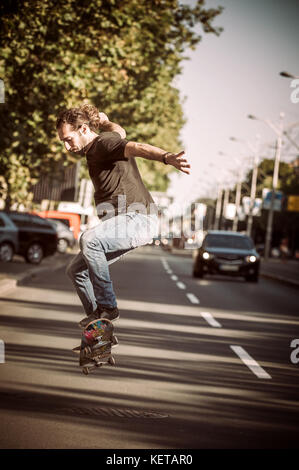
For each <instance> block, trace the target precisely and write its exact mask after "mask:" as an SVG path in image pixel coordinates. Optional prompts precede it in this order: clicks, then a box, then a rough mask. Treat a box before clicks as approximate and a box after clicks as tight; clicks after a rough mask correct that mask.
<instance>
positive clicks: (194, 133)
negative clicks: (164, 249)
mask: <svg viewBox="0 0 299 470" xmlns="http://www.w3.org/2000/svg"><path fill="white" fill-rule="evenodd" d="M184 3H187V4H190V5H192V4H194V1H193V0H185V1H184ZM219 5H221V6H223V7H224V11H223V12H222V14H220V15H218V17H217V18H216V20H215V21H214V23H213V24H214V25H215V26H221V27H223V32H222V33H221V35H220V36H216V35H214V34H205V33H203V32H202V30H201V29H200V27H199V26H198V27H197V28H198V29H197V31H200V32H202V40H201V42H200V43H199V45H198V46H197V48H196V50H195V51H190V50H189V51H186V52H187V54H186V55H187V56H188V57H189V60H187V61H184V62H183V73H182V74H181V75H180V76H179V77H177V78H176V80H175V86H176V87H177V88H179V89H180V92H181V97H182V98H183V97H185V102H184V103H183V109H184V114H185V117H186V119H187V123H186V125H185V126H184V128H183V129H182V132H181V140H182V142H183V146H184V147H183V148H184V149H185V151H186V156H187V158H188V161H189V163H190V164H191V174H190V175H185V174H182V173H180V174H177V173H176V174H174V175H173V176H172V183H171V185H170V187H169V194H170V195H172V196H174V198H175V201H176V203H177V204H183V203H189V202H191V201H193V200H196V199H197V198H198V197H205V196H210V197H216V191H217V184H227V185H231V186H232V187H233V182H234V181H235V179H236V176H235V172H233V170H234V169H235V170H236V169H237V170H238V171H241V173H243V174H246V169H248V168H250V165H251V164H252V155H253V150H254V149H255V148H258V155H259V158H264V157H268V158H274V148H273V146H274V144H275V140H276V134H275V132H274V131H273V130H272V129H270V127H268V125H267V124H265V123H264V122H262V121H257V120H251V119H248V118H247V116H248V114H253V115H255V116H257V117H259V118H260V119H261V120H265V119H268V120H270V121H271V122H272V123H274V124H276V125H278V123H279V119H280V113H281V112H283V113H284V118H283V125H284V126H285V127H287V126H288V125H290V124H293V123H295V122H298V124H299V103H293V102H292V101H291V93H292V92H293V91H294V89H293V88H291V81H292V80H290V79H287V78H283V77H281V76H280V75H279V72H281V71H288V72H290V73H292V74H293V75H295V76H299V27H298V18H299V0H217V1H215V0H206V5H205V6H206V8H213V7H217V6H219ZM297 87H298V85H297ZM298 96H299V93H298ZM295 129H298V137H299V127H297V128H295ZM296 133H297V130H296V132H294V129H293V131H292V136H293V137H294V136H295V138H296ZM230 137H235V138H236V139H238V141H237V142H236V141H232V140H230ZM258 139H259V145H258V147H257V142H258ZM297 142H298V139H297ZM250 149H251V150H250ZM297 154H298V151H297ZM295 156H296V148H294V147H292V145H290V144H286V145H284V147H283V152H282V160H284V161H291V160H293V159H294V158H295Z"/></svg>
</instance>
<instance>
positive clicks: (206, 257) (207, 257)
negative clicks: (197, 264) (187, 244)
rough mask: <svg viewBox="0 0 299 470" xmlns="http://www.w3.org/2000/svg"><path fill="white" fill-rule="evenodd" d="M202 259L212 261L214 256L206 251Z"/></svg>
mask: <svg viewBox="0 0 299 470" xmlns="http://www.w3.org/2000/svg"><path fill="white" fill-rule="evenodd" d="M202 257H203V259H212V258H213V255H211V253H208V252H207V251H204V252H203V254H202Z"/></svg>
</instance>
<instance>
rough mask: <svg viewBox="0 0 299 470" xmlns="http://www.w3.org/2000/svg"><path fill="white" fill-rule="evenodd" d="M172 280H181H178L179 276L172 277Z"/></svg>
mask: <svg viewBox="0 0 299 470" xmlns="http://www.w3.org/2000/svg"><path fill="white" fill-rule="evenodd" d="M171 279H172V280H173V281H177V280H178V279H179V278H178V277H177V276H175V275H173V276H171Z"/></svg>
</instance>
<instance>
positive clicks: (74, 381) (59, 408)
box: [0, 247, 299, 449]
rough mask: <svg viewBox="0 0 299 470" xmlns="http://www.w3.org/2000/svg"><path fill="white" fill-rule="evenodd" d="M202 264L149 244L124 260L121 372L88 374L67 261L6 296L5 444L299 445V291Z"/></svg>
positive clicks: (0, 373)
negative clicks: (81, 359)
mask: <svg viewBox="0 0 299 470" xmlns="http://www.w3.org/2000/svg"><path fill="white" fill-rule="evenodd" d="M191 265H192V260H191V259H190V258H185V257H182V256H175V255H171V254H168V253H167V252H164V251H162V250H160V249H159V248H152V247H145V248H143V249H139V250H136V251H134V252H133V253H130V254H128V255H127V256H125V257H124V258H123V260H121V261H119V262H118V263H116V264H115V265H113V266H112V267H111V276H112V279H113V281H114V288H115V291H116V294H117V297H118V305H119V308H120V311H121V318H120V320H118V322H117V323H116V334H117V336H118V338H119V340H120V345H119V347H118V348H115V350H114V352H115V359H116V367H108V366H107V367H105V368H101V369H99V370H97V371H96V372H95V373H93V374H90V375H89V376H84V375H83V374H82V373H81V370H80V369H79V367H78V365H77V357H76V356H75V355H74V354H73V353H72V352H71V349H72V348H73V347H74V346H77V345H78V344H79V340H80V330H79V328H78V326H77V322H78V321H79V320H80V319H81V318H82V316H83V311H82V307H81V305H80V302H79V299H78V298H77V296H76V294H75V292H74V290H73V287H72V285H71V283H70V281H69V280H68V279H67V278H66V275H65V273H64V268H61V267H59V268H58V269H56V270H50V269H49V271H48V272H46V273H42V274H40V275H38V276H37V277H36V278H34V279H31V280H30V281H27V282H26V283H25V284H24V285H22V286H19V287H17V288H16V289H14V290H12V291H10V292H7V293H6V294H2V298H1V299H0V328H1V333H0V338H1V339H2V340H3V342H4V344H2V347H5V358H2V362H3V361H4V359H5V362H3V363H0V417H1V419H0V448H2V449H3V448H31V449H32V448H34V449H39V448H98V449H138V448H140V449H159V448H160V449H171V448H172V449H203V448H212V449H214V448H230V449H237V448H270V449H274V448H298V442H299V431H298V429H299V426H298V424H299V406H298V405H299V400H298V399H299V363H293V362H292V361H291V354H292V352H293V351H294V349H293V348H291V346H290V344H291V341H292V340H294V339H297V338H299V311H298V310H299V309H298V292H297V290H296V289H295V288H293V287H288V286H285V285H283V284H279V283H277V282H273V281H270V280H264V279H261V280H260V283H259V284H258V285H255V284H251V283H246V282H244V281H243V280H242V279H233V278H221V277H216V278H211V277H207V278H205V279H203V280H197V279H193V278H192V277H191ZM0 352H1V343H0ZM294 356H295V358H296V357H298V359H299V351H298V354H297V356H296V354H294ZM0 357H1V355H0ZM0 362H1V361H0Z"/></svg>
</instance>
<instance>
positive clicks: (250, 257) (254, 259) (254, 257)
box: [245, 255, 257, 263]
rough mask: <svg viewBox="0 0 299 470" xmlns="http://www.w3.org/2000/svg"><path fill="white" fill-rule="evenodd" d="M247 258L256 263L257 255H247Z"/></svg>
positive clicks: (249, 261) (248, 260)
mask: <svg viewBox="0 0 299 470" xmlns="http://www.w3.org/2000/svg"><path fill="white" fill-rule="evenodd" d="M245 259H246V261H247V263H255V262H256V260H257V258H256V256H254V255H250V256H246V258H245Z"/></svg>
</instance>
